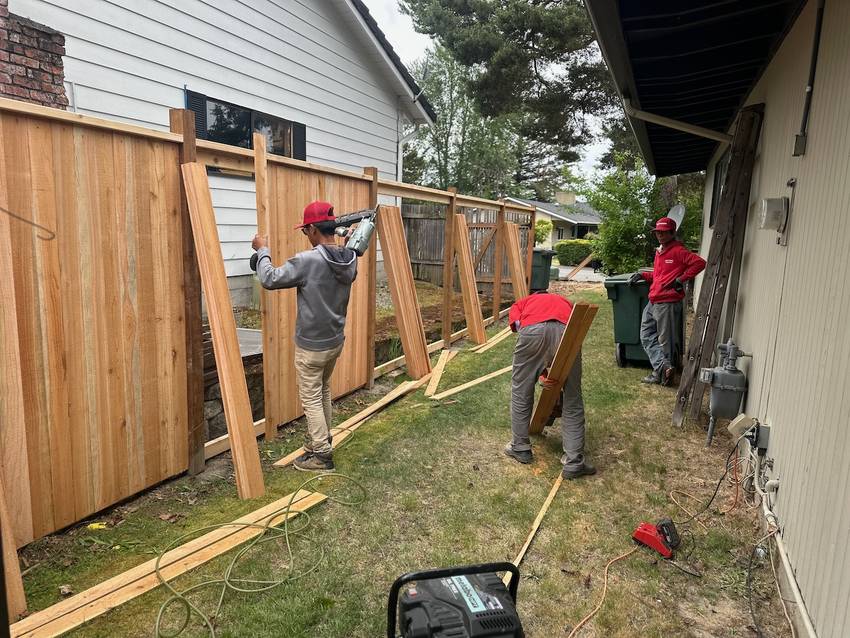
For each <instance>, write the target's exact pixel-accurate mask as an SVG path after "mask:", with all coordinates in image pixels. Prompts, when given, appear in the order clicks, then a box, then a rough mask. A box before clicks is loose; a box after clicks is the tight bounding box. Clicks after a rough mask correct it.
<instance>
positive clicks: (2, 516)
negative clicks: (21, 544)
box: [0, 480, 27, 621]
mask: <svg viewBox="0 0 850 638" xmlns="http://www.w3.org/2000/svg"><path fill="white" fill-rule="evenodd" d="M0 534H2V541H3V580H4V582H5V583H6V609H7V610H8V612H9V620H10V621H15V620H17V619H18V616H20V615H21V614H24V613H26V611H27V597H26V595H25V594H24V581H23V580H22V579H21V566H20V563H18V552H17V551H16V549H15V547H16V545H15V536H14V534H13V532H12V521H11V519H10V516H9V510H8V509H7V507H6V494H5V490H4V489H3V481H2V480H0Z"/></svg>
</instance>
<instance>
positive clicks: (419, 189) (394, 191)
mask: <svg viewBox="0 0 850 638" xmlns="http://www.w3.org/2000/svg"><path fill="white" fill-rule="evenodd" d="M378 192H379V193H380V194H381V195H388V196H390V197H407V198H410V199H421V200H422V201H426V202H432V203H435V204H448V203H449V201H450V200H451V199H452V193H451V189H449V190H448V191H442V190H440V189H438V188H428V187H427V186H417V185H416V184H405V183H404V182H394V181H392V180H389V179H382V180H379V181H378Z"/></svg>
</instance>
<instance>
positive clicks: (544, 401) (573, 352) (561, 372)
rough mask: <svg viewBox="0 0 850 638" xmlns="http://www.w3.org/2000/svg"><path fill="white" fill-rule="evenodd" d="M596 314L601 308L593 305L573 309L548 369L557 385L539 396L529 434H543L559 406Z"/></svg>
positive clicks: (579, 304)
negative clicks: (560, 398) (559, 399)
mask: <svg viewBox="0 0 850 638" xmlns="http://www.w3.org/2000/svg"><path fill="white" fill-rule="evenodd" d="M597 310H599V308H598V306H594V305H592V304H586V303H577V304H576V305H575V306H573V311H572V313H571V314H570V319H569V321H568V322H567V327H566V328H565V329H564V334H563V336H562V337H561V341H560V343H559V344H558V349H557V351H556V352H555V358H554V360H553V361H552V365H550V366H549V372H548V376H549V378H550V379H554V380H556V381H557V383H556V385H554V386H552V387H549V388H543V392H541V393H540V398H539V399H538V400H537V405H535V406H534V413H533V414H532V415H531V425H530V427H529V428H528V431H529V434H540V433H541V432H542V431H543V426H544V425H545V424H546V421H547V420H548V419H549V417H550V416H551V414H552V410H554V409H555V405H557V403H558V397H559V396H560V395H561V390H562V389H563V387H564V384H565V383H566V382H567V376H569V374H570V370H572V367H573V362H574V361H575V359H576V356H578V353H579V351H580V350H581V344H582V343H583V342H584V338H585V336H587V331H588V330H590V324H591V323H593V318H594V317H595V316H596V312H597Z"/></svg>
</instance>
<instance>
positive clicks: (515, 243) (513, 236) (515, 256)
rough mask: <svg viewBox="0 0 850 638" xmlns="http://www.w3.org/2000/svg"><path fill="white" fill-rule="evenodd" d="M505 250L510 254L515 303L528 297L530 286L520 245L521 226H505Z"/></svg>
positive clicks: (507, 224)
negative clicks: (525, 273) (526, 280)
mask: <svg viewBox="0 0 850 638" xmlns="http://www.w3.org/2000/svg"><path fill="white" fill-rule="evenodd" d="M504 235H505V248H506V249H507V253H508V270H509V271H510V275H511V285H512V286H513V289H514V301H516V300H517V299H522V298H523V297H527V296H528V284H526V282H525V275H524V271H525V268H524V267H523V261H522V253H521V251H520V244H519V226H517V225H516V224H512V223H510V222H508V223H506V224H505V233H504Z"/></svg>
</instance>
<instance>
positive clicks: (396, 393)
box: [274, 374, 430, 467]
mask: <svg viewBox="0 0 850 638" xmlns="http://www.w3.org/2000/svg"><path fill="white" fill-rule="evenodd" d="M429 378H430V374H429V375H426V376H424V377H422V378H421V379H417V380H414V381H405V382H404V383H400V384H399V385H397V386H396V387H395V388H393V389H392V390H391V391H390V392H388V393H387V394H385V395H384V396H383V397H381V399H379V400H378V401H375V403H373V404H372V405H370V406H369V407H367V408H365V409H364V410H361V411H360V412H358V413H357V414H355V415H353V416H351V417H349V418H348V419H346V420H345V421H343V422H342V423H340V424H339V425H338V426H336V427H335V428H333V429H332V430H331V435H332V436H333V438H334V443H335V444H336V443H339V442H341V441H343V440H344V439H346V438H347V437H348V436H349V435H350V434H351V433H352V432H354V430H356V429H357V428H359V427H360V426H361V425H362V424H363V423H365V422H366V421H367V420H368V419H370V418H371V417H372V416H373V415H375V414H376V413H378V412H380V411H381V410H383V409H384V408H385V407H387V406H388V405H389V404H391V403H392V402H393V401H396V400H397V399H400V398H401V397H403V396H405V395H406V394H409V393H410V392H413V391H414V390H416V389H418V388H420V387H422V385H423V383H426V382H427V381H428V379H429ZM303 453H304V448H303V447H301V448H298V449H297V450H295V451H294V452H291V453H290V454H287V455H286V456H285V457H283V458H282V459H280V460H279V461H276V462H275V464H274V465H275V467H286V466H287V465H289V464H290V463H292V462H293V461H294V460H295V459H296V458H298V457H299V456H301V455H302V454H303Z"/></svg>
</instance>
